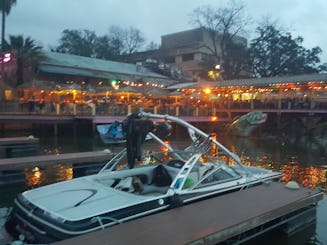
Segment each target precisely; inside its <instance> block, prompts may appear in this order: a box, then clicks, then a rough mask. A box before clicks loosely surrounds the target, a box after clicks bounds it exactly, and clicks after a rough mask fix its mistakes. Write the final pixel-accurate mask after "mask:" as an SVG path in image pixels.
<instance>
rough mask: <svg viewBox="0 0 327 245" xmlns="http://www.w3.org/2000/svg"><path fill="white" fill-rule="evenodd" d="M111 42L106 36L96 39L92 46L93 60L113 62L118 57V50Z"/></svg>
mask: <svg viewBox="0 0 327 245" xmlns="http://www.w3.org/2000/svg"><path fill="white" fill-rule="evenodd" d="M112 42H113V40H111V39H110V38H109V36H108V35H104V36H101V37H97V38H96V40H95V44H94V54H95V58H98V59H105V60H113V59H115V57H116V56H118V55H119V49H116V48H115V45H114V44H113V43H112Z"/></svg>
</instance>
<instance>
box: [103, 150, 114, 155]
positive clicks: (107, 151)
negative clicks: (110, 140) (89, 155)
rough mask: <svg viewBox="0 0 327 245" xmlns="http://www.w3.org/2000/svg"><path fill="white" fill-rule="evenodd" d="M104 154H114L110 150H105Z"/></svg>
mask: <svg viewBox="0 0 327 245" xmlns="http://www.w3.org/2000/svg"><path fill="white" fill-rule="evenodd" d="M103 152H104V153H108V154H111V153H112V152H111V150H109V149H104V150H103Z"/></svg>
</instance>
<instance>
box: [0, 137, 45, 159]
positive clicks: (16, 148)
mask: <svg viewBox="0 0 327 245" xmlns="http://www.w3.org/2000/svg"><path fill="white" fill-rule="evenodd" d="M38 151H39V139H38V138H35V137H33V136H29V137H10V138H0V158H8V157H18V156H20V155H26V156H30V155H36V154H38Z"/></svg>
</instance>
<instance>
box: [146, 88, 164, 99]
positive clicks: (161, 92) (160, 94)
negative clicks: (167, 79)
mask: <svg viewBox="0 0 327 245" xmlns="http://www.w3.org/2000/svg"><path fill="white" fill-rule="evenodd" d="M146 94H147V95H152V96H156V97H164V96H167V95H168V92H167V90H165V89H162V88H153V89H150V90H148V91H146Z"/></svg>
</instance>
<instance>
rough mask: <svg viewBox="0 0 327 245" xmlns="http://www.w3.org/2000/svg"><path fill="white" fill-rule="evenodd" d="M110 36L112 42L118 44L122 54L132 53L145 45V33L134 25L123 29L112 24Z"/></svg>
mask: <svg viewBox="0 0 327 245" xmlns="http://www.w3.org/2000/svg"><path fill="white" fill-rule="evenodd" d="M109 37H110V38H111V42H112V44H116V46H117V48H119V50H120V54H132V53H135V52H137V51H139V49H140V48H141V47H142V46H143V45H144V43H145V38H144V35H143V33H142V32H141V31H140V30H139V29H137V28H134V27H129V28H128V29H123V28H121V27H119V26H111V27H110V29H109Z"/></svg>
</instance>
